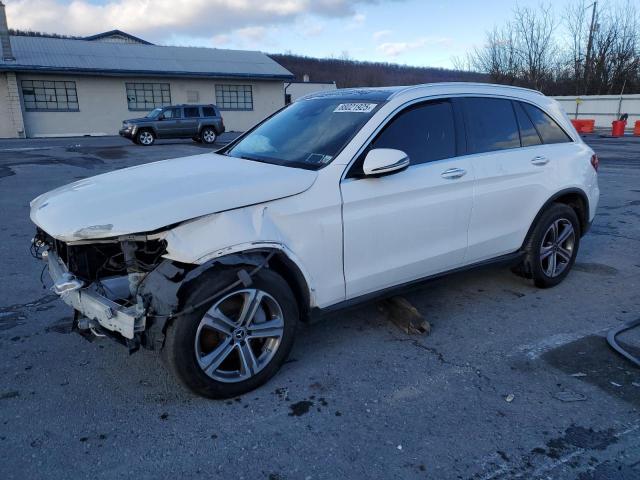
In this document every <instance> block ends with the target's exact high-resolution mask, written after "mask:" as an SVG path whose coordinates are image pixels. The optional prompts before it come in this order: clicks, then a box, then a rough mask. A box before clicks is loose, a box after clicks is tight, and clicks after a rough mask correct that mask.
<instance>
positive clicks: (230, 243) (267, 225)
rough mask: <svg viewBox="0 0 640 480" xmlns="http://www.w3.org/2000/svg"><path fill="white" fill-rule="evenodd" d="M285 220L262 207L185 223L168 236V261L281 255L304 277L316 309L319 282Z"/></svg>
mask: <svg viewBox="0 0 640 480" xmlns="http://www.w3.org/2000/svg"><path fill="white" fill-rule="evenodd" d="M282 221H284V220H283V218H281V217H279V216H277V215H276V214H274V213H272V210H270V208H269V206H268V205H265V204H260V205H254V206H250V207H244V208H240V209H237V210H231V211H226V212H221V213H217V214H214V215H207V216H205V217H201V218H199V219H195V220H192V221H190V222H185V223H183V224H181V225H178V226H177V227H175V228H173V229H172V230H170V231H168V232H167V234H166V236H165V238H164V239H165V241H166V242H167V253H166V255H165V258H167V259H170V260H173V261H175V262H180V263H186V264H192V265H203V264H205V263H207V262H210V261H212V260H215V259H219V258H222V257H225V256H227V255H233V254H239V253H247V252H252V251H260V250H262V251H269V250H275V251H278V252H281V254H282V255H284V256H285V257H286V258H287V259H288V260H289V261H290V262H291V263H292V264H293V265H295V267H296V268H297V269H298V270H299V272H300V274H301V275H302V276H303V277H304V281H305V283H306V285H307V288H308V290H309V296H310V302H311V306H315V294H314V292H315V282H314V279H313V278H312V276H311V274H310V272H309V270H308V269H307V268H306V267H305V265H304V263H303V262H302V260H301V259H300V258H299V256H298V255H297V254H296V253H295V251H294V250H293V249H292V248H290V247H289V245H290V242H288V241H287V236H286V235H285V234H283V233H282V231H281V229H280V228H279V227H278V224H279V222H282Z"/></svg>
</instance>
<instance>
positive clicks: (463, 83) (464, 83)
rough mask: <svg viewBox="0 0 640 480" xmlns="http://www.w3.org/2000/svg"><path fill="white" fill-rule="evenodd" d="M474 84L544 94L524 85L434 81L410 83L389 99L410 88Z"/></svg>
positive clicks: (410, 89) (475, 85)
mask: <svg viewBox="0 0 640 480" xmlns="http://www.w3.org/2000/svg"><path fill="white" fill-rule="evenodd" d="M444 85H446V86H463V85H464V86H466V87H468V86H474V87H493V88H507V89H513V90H520V91H525V92H531V93H537V94H538V95H544V94H543V93H542V92H539V91H538V90H533V89H531V88H524V87H514V86H513V85H501V84H499V83H482V82H436V83H422V84H419V85H411V86H408V87H405V88H403V89H401V90H398V91H396V92H394V93H393V94H392V95H391V96H390V97H389V99H392V98H394V97H397V96H398V95H400V94H402V93H405V92H409V91H412V90H417V89H419V88H423V87H442V86H444Z"/></svg>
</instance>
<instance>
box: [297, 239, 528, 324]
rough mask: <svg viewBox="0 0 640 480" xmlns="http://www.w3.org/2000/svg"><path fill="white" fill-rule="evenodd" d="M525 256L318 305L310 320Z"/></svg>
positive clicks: (512, 263)
mask: <svg viewBox="0 0 640 480" xmlns="http://www.w3.org/2000/svg"><path fill="white" fill-rule="evenodd" d="M523 257H524V252H522V251H520V250H518V251H517V252H514V253H509V254H507V255H501V256H499V257H496V258H491V259H489V260H483V261H482V262H478V263H473V264H471V265H465V266H463V267H459V268H454V269H452V270H447V271H444V272H440V273H436V274H435V275H429V276H427V277H423V278H419V279H417V280H412V281H410V282H407V283H403V284H400V285H395V286H393V287H388V288H385V289H383V290H379V291H377V292H371V293H366V294H364V295H360V296H359V297H355V298H350V299H349V300H345V301H343V302H340V303H336V304H335V305H331V306H329V307H326V308H317V307H316V308H314V309H313V310H312V311H311V312H310V316H309V320H310V322H316V321H318V320H321V319H322V318H323V317H325V316H327V315H329V314H332V313H335V312H338V311H342V310H348V309H350V308H354V307H356V306H359V305H362V304H363V303H368V302H371V301H374V300H382V299H384V298H389V297H393V296H395V295H400V294H402V293H407V292H409V291H411V290H413V289H415V288H417V287H420V286H423V285H424V284H426V283H429V282H431V281H434V280H437V279H439V278H442V277H445V276H447V275H451V274H453V273H460V272H466V271H468V270H476V269H479V268H482V267H487V266H495V265H504V266H515V265H517V264H518V263H519V262H520V261H521V260H522V258H523Z"/></svg>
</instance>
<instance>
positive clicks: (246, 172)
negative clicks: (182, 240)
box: [31, 153, 317, 241]
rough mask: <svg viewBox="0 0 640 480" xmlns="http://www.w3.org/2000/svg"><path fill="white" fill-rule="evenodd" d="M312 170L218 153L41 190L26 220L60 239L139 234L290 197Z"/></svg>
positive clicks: (310, 181)
mask: <svg viewBox="0 0 640 480" xmlns="http://www.w3.org/2000/svg"><path fill="white" fill-rule="evenodd" d="M316 176H317V173H316V172H315V171H311V170H303V169H299V168H290V167H282V166H278V165H270V164H266V163H259V162H254V161H250V160H243V159H240V158H232V157H227V156H224V155H218V154H215V153H207V154H204V155H194V156H189V157H182V158H174V159H170V160H163V161H160V162H154V163H147V164H144V165H139V166H136V167H131V168H125V169H122V170H116V171H114V172H110V173H105V174H103V175H98V176H95V177H91V178H87V179H84V180H80V181H78V182H74V183H71V184H69V185H66V186H64V187H60V188H57V189H55V190H52V191H50V192H48V193H45V194H43V195H40V196H39V197H38V198H36V199H35V200H33V201H32V202H31V220H32V221H33V222H34V223H35V224H36V225H38V226H39V227H40V228H41V229H42V230H44V231H45V232H47V233H48V234H49V235H51V236H52V237H55V238H57V239H59V240H62V241H72V240H83V239H97V238H107V237H114V236H119V235H129V234H133V233H144V232H150V231H153V230H158V229H160V228H162V227H165V226H168V225H172V224H175V223H179V222H182V221H185V220H189V219H192V218H196V217H200V216H202V215H207V214H211V213H217V212H222V211H224V210H231V209H234V208H240V207H244V206H247V205H253V204H256V203H262V202H266V201H269V200H276V199H278V198H284V197H288V196H291V195H295V194H298V193H301V192H304V191H305V190H307V189H308V188H309V187H311V185H313V182H314V181H315V179H316Z"/></svg>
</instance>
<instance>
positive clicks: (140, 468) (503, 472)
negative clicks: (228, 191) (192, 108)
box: [0, 136, 640, 480]
mask: <svg viewBox="0 0 640 480" xmlns="http://www.w3.org/2000/svg"><path fill="white" fill-rule="evenodd" d="M222 140H223V141H224V140H225V138H222ZM587 141H588V143H589V144H590V145H591V146H592V147H593V148H594V149H595V151H596V152H597V153H598V154H599V156H600V161H601V167H600V188H601V191H602V195H601V203H600V207H599V210H598V215H597V217H596V220H595V223H594V225H593V227H592V230H591V232H590V233H589V234H588V235H587V236H586V237H585V238H584V239H583V242H582V244H581V247H580V252H579V254H578V260H577V263H576V265H575V267H574V271H573V272H572V273H571V274H570V275H569V277H568V279H567V280H566V281H565V282H564V283H562V284H561V285H559V286H558V287H556V288H553V289H549V290H538V289H536V288H534V287H533V285H532V284H530V283H529V282H527V281H525V280H523V279H521V278H519V277H516V276H514V275H513V274H512V273H511V272H510V271H509V270H508V269H506V268H503V267H491V268H484V269H482V270H476V271H471V272H466V273H460V274H456V275H453V276H449V277H447V278H444V279H442V280H439V281H436V282H432V283H429V284H427V285H424V286H422V287H420V288H418V289H416V290H414V291H412V292H411V293H409V294H407V296H406V297H407V298H408V299H409V300H410V301H411V302H412V303H413V305H415V306H416V308H418V309H419V310H420V312H421V313H422V314H423V315H424V316H425V317H426V318H427V319H428V320H429V321H430V322H431V325H432V333H431V335H430V336H419V335H406V334H404V333H402V332H401V331H400V330H399V329H398V328H397V327H395V326H394V325H393V324H392V323H390V322H389V321H388V319H387V318H386V317H385V315H384V313H383V312H382V311H381V310H380V309H379V307H378V305H376V304H375V303H371V304H368V305H365V306H361V307H358V308H357V309H352V310H350V311H346V312H341V313H337V314H334V315H332V316H331V317H329V318H326V319H325V320H323V321H322V322H319V323H316V324H313V325H305V326H302V327H301V328H300V331H299V335H298V339H297V343H296V345H295V346H294V349H293V352H292V354H291V356H290V358H289V360H288V362H287V363H286V364H285V365H284V367H283V368H282V370H281V372H280V373H279V374H278V375H277V376H276V377H275V378H274V379H272V380H271V381H270V382H269V383H268V384H267V385H266V386H264V387H262V388H260V389H258V390H256V391H254V392H252V393H250V394H248V395H245V396H243V397H241V398H236V399H232V400H229V401H212V400H206V399H203V398H199V397H196V396H194V395H191V394H190V393H188V392H187V391H185V390H183V389H182V388H181V387H180V386H178V385H177V384H176V382H175V381H174V379H173V378H172V377H170V376H169V375H168V374H167V373H166V372H165V370H164V368H163V366H162V363H161V361H160V359H159V357H158V356H157V354H155V353H153V352H147V351H141V352H138V353H136V354H134V355H131V356H129V355H128V354H127V351H126V350H125V349H124V348H123V347H121V346H119V345H117V344H115V343H114V342H112V341H108V340H106V341H95V342H93V343H89V342H87V341H86V340H84V339H82V338H81V337H80V336H79V335H76V334H72V333H70V322H71V315H70V314H71V312H70V311H69V309H68V308H67V307H66V306H64V305H63V304H62V302H60V301H57V300H56V297H55V296H54V295H52V294H51V292H49V291H47V290H46V289H43V287H42V285H41V282H40V275H41V271H42V264H41V263H40V262H37V261H36V260H34V259H32V258H31V256H30V254H29V245H30V240H31V237H32V234H33V231H34V227H33V225H32V224H31V222H30V220H29V208H28V205H29V201H30V200H31V199H32V198H34V197H36V196H37V195H38V194H40V193H42V192H44V191H47V190H50V189H52V188H55V187H57V186H60V185H63V184H65V183H69V182H71V181H74V180H77V179H81V178H85V177H88V176H92V175H96V174H99V173H103V172H107V171H110V170H114V169H119V168H124V167H127V166H132V165H137V164H140V163H145V162H149V161H154V160H161V159H165V158H172V157H177V156H183V155H192V154H198V153H203V152H204V151H206V150H207V149H208V148H209V147H205V146H203V145H200V144H196V143H193V142H191V141H172V142H168V141H165V142H159V143H158V144H157V145H155V146H153V147H149V148H145V147H139V146H136V145H133V144H131V143H129V142H127V141H125V140H123V139H120V138H116V137H105V138H73V139H68V138H67V139H38V140H0V206H1V207H0V219H1V221H0V256H1V258H2V261H1V263H0V264H1V265H2V269H1V270H0V478H6V479H11V478H15V479H23V478H31V479H37V478H91V479H95V478H114V477H123V478H134V477H135V478H168V477H174V476H180V477H183V478H191V477H196V478H199V477H202V478H244V479H248V480H249V479H250V480H253V479H263V478H264V479H269V480H284V479H287V480H290V479H335V478H350V479H355V478H371V479H392V478H402V479H405V478H408V479H412V478H428V479H468V478H469V479H475V480H480V479H485V480H489V479H512V478H523V479H547V478H553V479H576V478H577V479H580V480H590V479H591V480H596V479H598V480H599V479H637V478H640V415H639V409H640V370H639V369H637V368H635V367H634V366H633V365H632V364H631V363H629V362H627V361H625V360H623V359H622V358H620V357H618V356H617V355H616V354H615V353H613V352H612V351H611V350H610V349H609V347H608V346H607V343H606V341H605V338H604V337H605V336H606V332H607V331H608V330H609V329H610V328H611V327H613V326H617V325H619V324H620V323H621V322H626V321H630V320H634V319H636V318H638V317H640V253H639V252H640V138H638V137H636V138H632V137H625V138H618V139H611V138H600V137H597V136H591V137H588V138H587ZM525 200H526V199H523V201H525ZM69 214H70V215H73V212H69ZM639 330H640V329H639ZM627 339H628V341H629V342H631V343H634V344H635V345H637V346H638V347H637V351H638V352H640V333H636V332H633V333H632V334H630V335H628V336H627Z"/></svg>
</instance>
